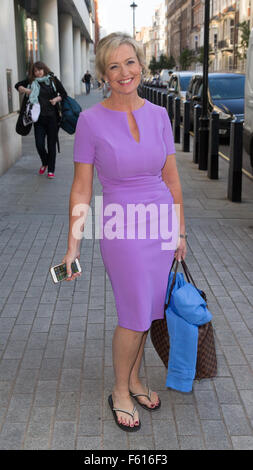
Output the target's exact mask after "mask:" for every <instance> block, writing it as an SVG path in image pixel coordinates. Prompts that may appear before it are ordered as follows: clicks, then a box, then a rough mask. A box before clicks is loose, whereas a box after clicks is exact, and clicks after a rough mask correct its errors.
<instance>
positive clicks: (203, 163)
mask: <svg viewBox="0 0 253 470" xmlns="http://www.w3.org/2000/svg"><path fill="white" fill-rule="evenodd" d="M208 142H209V117H208V116H200V118H199V170H207V159H208Z"/></svg>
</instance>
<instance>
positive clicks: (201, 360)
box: [150, 259, 217, 380]
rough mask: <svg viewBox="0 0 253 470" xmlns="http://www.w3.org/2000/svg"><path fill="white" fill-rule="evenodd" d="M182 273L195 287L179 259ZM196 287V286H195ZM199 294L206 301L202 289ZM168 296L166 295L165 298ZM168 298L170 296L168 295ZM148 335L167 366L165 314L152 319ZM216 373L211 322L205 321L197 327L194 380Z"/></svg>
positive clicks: (186, 268)
mask: <svg viewBox="0 0 253 470" xmlns="http://www.w3.org/2000/svg"><path fill="white" fill-rule="evenodd" d="M175 261H176V260H175V259H174V261H173V263H172V266H171V270H170V273H171V271H172V268H173V266H174V263H175ZM181 264H182V267H183V270H184V274H185V276H186V279H187V281H188V282H189V283H190V284H192V285H193V286H194V287H196V285H195V282H194V280H193V278H192V276H191V274H190V271H189V269H188V267H187V265H186V263H185V261H181ZM177 267H178V262H177V265H176V269H175V273H174V274H175V275H176V271H177ZM196 289H197V287H196ZM198 291H199V292H200V295H201V296H202V297H203V299H204V300H205V301H206V294H205V293H204V292H203V291H200V290H199V289H198ZM167 297H168V296H166V298H167ZM169 299H170V296H169ZM168 304H169V300H168V303H167V304H166V303H165V306H164V312H165V311H166V309H167V308H168ZM150 337H151V341H152V343H153V346H154V348H155V349H156V351H157V354H158V355H159V357H160V359H161V360H162V362H163V363H164V365H165V367H166V368H168V360H169V350H170V340H169V333H168V327H167V321H166V315H164V318H163V319H162V320H154V321H153V322H152V325H151V329H150ZM216 375H217V358H216V351H215V342H214V333H213V327H212V322H211V321H210V322H208V323H205V324H204V325H201V326H199V327H198V350H197V362H196V374H195V380H196V379H197V380H200V379H204V378H211V377H215V376H216Z"/></svg>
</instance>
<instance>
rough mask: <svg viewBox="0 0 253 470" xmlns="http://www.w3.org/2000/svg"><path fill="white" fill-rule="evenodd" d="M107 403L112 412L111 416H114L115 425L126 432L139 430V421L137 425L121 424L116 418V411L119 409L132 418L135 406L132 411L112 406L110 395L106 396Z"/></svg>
mask: <svg viewBox="0 0 253 470" xmlns="http://www.w3.org/2000/svg"><path fill="white" fill-rule="evenodd" d="M108 403H109V406H110V408H111V410H112V414H113V417H114V420H115V423H116V424H117V426H118V427H119V428H120V429H122V430H123V431H126V432H136V431H139V429H140V428H141V423H140V421H139V425H138V426H133V427H131V426H125V425H124V424H121V423H119V422H118V418H117V414H116V411H121V412H122V413H126V414H128V415H130V416H132V418H133V417H134V413H135V412H136V406H135V407H134V409H133V411H132V413H130V412H129V411H125V410H120V409H119V408H114V406H113V401H112V395H109V397H108Z"/></svg>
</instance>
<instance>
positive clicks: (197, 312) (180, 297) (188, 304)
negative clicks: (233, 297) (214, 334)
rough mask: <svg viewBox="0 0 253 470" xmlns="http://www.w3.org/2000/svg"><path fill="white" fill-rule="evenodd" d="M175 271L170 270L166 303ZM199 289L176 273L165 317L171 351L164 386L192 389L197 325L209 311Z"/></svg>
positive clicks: (188, 390) (208, 316)
mask: <svg viewBox="0 0 253 470" xmlns="http://www.w3.org/2000/svg"><path fill="white" fill-rule="evenodd" d="M173 277H174V273H171V274H170V277H169V282H168V288H167V294H166V303H167V302H168V297H169V292H170V288H171V283H172V280H173ZM200 293H201V291H200V290H199V289H197V288H196V287H195V286H193V285H192V284H190V283H188V282H186V281H185V279H184V275H183V274H182V273H177V274H176V279H175V285H174V287H173V289H172V294H171V298H170V303H169V306H168V307H167V309H166V320H167V326H168V332H169V337H170V353H169V362H168V374H167V379H166V386H167V387H170V388H173V389H176V390H179V391H181V392H190V391H191V390H192V384H193V380H194V377H195V374H196V362H197V349H198V326H200V325H204V324H205V323H208V322H209V321H211V319H212V314H211V313H210V312H209V310H208V309H207V306H206V301H205V300H204V299H203V297H202V296H201V294H200Z"/></svg>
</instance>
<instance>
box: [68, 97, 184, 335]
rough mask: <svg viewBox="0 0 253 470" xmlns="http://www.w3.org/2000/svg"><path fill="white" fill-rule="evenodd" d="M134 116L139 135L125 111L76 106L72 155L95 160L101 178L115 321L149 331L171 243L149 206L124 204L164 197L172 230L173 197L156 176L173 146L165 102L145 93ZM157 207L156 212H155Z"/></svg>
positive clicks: (159, 310) (157, 312)
mask: <svg viewBox="0 0 253 470" xmlns="http://www.w3.org/2000/svg"><path fill="white" fill-rule="evenodd" d="M133 116H134V118H135V121H136V123H137V126H138V129H139V135H140V141H139V142H137V141H136V140H135V139H134V137H133V136H132V134H131V132H130V128H129V124H128V119H127V113H126V112H122V111H113V110H110V109H107V108H105V107H104V106H103V105H102V104H101V103H97V104H96V105H94V106H92V107H91V108H89V109H87V110H86V111H84V112H82V113H81V114H80V117H79V120H78V124H77V129H76V136H75V144H74V161H75V162H81V163H92V164H94V165H95V167H96V170H97V174H98V178H99V180H100V182H101V184H102V188H103V210H102V216H101V230H102V231H103V237H101V238H100V241H99V242H100V250H101V255H102V258H103V262H104V265H105V269H106V272H107V274H108V276H109V278H110V281H111V284H112V289H113V292H114V296H115V303H116V309H117V314H118V324H119V326H121V327H123V328H127V329H130V330H135V331H147V330H148V329H149V328H150V326H151V323H152V321H153V320H157V319H161V318H163V316H164V312H163V309H164V300H165V295H166V288H167V281H168V274H169V270H170V267H171V263H172V261H173V258H174V252H175V248H174V249H162V248H161V243H162V241H164V236H163V237H162V238H161V234H160V231H159V230H158V236H157V232H156V233H155V234H154V233H153V231H152V230H153V229H151V228H150V227H151V225H150V224H151V219H152V217H153V219H155V215H154V212H152V211H150V212H149V211H148V210H147V211H146V214H145V217H146V218H145V217H144V215H143V213H142V215H141V213H140V214H139V215H138V214H137V215H135V217H134V218H133V217H132V218H131V217H128V215H129V212H128V210H129V207H130V209H131V210H132V208H133V207H137V205H138V204H141V205H142V207H143V206H144V207H145V208H147V207H148V206H149V205H150V204H153V206H154V205H155V206H156V207H158V206H160V205H162V206H163V208H164V207H165V208H167V209H165V210H167V211H168V216H167V218H168V224H169V225H170V226H168V231H169V230H170V231H172V229H173V232H174V233H175V231H176V233H177V231H178V224H177V223H173V227H172V221H171V219H172V217H171V214H172V212H173V210H174V208H173V207H172V204H173V198H172V195H171V193H170V191H169V189H168V187H167V185H166V184H165V182H164V181H163V179H162V176H161V170H162V168H163V166H164V164H165V161H166V157H167V155H171V154H174V153H175V146H174V141H173V134H172V130H171V124H170V120H169V118H168V115H167V111H166V109H165V108H162V107H159V106H156V105H154V104H152V103H150V102H149V101H147V100H145V102H144V105H143V106H142V107H141V108H139V109H137V110H135V111H133ZM149 207H150V206H149ZM160 207H161V206H160ZM130 212H131V211H130ZM131 214H132V212H131ZM152 214H153V215H152ZM157 214H158V218H159V214H160V212H159V211H158V212H157ZM163 214H164V212H163ZM115 216H117V217H118V218H117V219H116V217H115ZM138 217H139V219H138ZM144 219H145V223H144ZM153 219H152V220H153ZM166 220H167V219H166ZM157 222H159V220H158V221H157ZM138 224H139V226H141V227H142V226H143V225H145V227H146V235H145V234H144V235H143V232H142V231H141V229H140V233H141V234H140V235H139V234H138V233H139V232H138V230H139V227H137V228H136V226H137V225H138ZM106 229H107V230H106ZM135 229H136V231H135ZM133 230H134V231H135V232H134V235H133ZM101 233H102V232H101ZM108 233H109V235H108ZM129 233H130V236H129ZM105 234H106V235H105ZM176 236H177V235H176Z"/></svg>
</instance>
